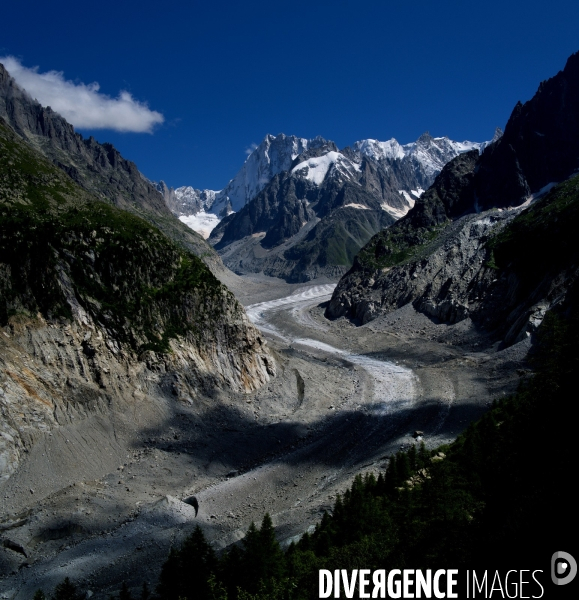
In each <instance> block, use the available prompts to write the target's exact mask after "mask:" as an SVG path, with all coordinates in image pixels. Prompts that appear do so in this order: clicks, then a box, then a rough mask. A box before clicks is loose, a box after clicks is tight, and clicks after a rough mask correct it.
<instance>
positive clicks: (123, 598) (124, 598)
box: [119, 581, 133, 600]
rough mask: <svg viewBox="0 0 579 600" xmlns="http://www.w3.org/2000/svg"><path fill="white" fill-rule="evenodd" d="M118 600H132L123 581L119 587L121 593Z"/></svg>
mask: <svg viewBox="0 0 579 600" xmlns="http://www.w3.org/2000/svg"><path fill="white" fill-rule="evenodd" d="M119 600H133V596H132V595H131V592H130V591H129V588H128V586H127V582H126V581H123V585H122V586H121V591H120V592H119Z"/></svg>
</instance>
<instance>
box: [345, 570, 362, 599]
mask: <svg viewBox="0 0 579 600" xmlns="http://www.w3.org/2000/svg"><path fill="white" fill-rule="evenodd" d="M357 577H358V569H354V570H353V571H352V579H350V581H348V571H347V570H346V569H342V584H343V585H344V594H346V598H353V597H354V592H355V591H356V578H357Z"/></svg>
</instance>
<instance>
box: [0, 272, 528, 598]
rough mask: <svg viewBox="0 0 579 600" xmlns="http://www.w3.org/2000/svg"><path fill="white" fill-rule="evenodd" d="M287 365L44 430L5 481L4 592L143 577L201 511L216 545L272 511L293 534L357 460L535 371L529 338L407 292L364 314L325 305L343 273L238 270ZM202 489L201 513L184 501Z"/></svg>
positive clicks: (456, 425) (443, 436) (104, 590)
mask: <svg viewBox="0 0 579 600" xmlns="http://www.w3.org/2000/svg"><path fill="white" fill-rule="evenodd" d="M227 284H228V285H229V286H230V287H231V289H233V290H234V291H235V293H236V294H237V296H238V298H239V299H240V301H241V302H242V303H243V304H244V305H245V306H246V307H249V308H248V313H249V315H250V317H251V318H252V320H253V321H254V322H255V323H256V324H257V325H258V326H259V327H260V328H261V329H262V331H263V332H264V334H265V336H266V337H267V339H268V343H269V345H270V348H272V349H273V351H274V355H275V358H276V361H277V372H278V375H277V377H276V378H275V379H273V380H271V381H270V383H269V384H268V385H266V386H265V387H263V388H262V389H260V390H259V391H257V392H254V393H251V394H245V395H244V394H240V393H239V394H237V393H236V394H232V393H230V394H228V393H221V394H218V395H216V396H215V397H212V398H208V397H207V398H203V397H198V398H195V399H194V403H193V404H192V405H190V404H188V403H182V402H178V401H177V400H175V401H166V402H165V403H164V404H163V405H160V404H159V402H158V401H153V400H152V399H150V398H147V397H146V396H143V397H138V398H137V397H136V398H135V403H134V405H133V411H132V413H131V412H130V411H129V412H128V411H124V412H122V413H120V412H113V413H110V414H105V413H103V412H102V411H101V412H99V413H95V414H93V415H91V416H88V417H87V418H86V419H84V420H81V421H77V422H75V423H72V424H70V425H68V426H65V427H59V428H56V429H54V430H52V432H47V433H46V434H45V435H44V436H43V438H42V439H41V440H40V441H39V442H38V443H36V445H35V446H34V447H33V448H32V450H31V451H30V452H29V453H28V454H27V456H26V458H25V459H24V461H22V463H21V464H20V466H19V468H18V470H17V471H16V472H15V473H14V475H13V476H12V477H10V478H9V479H7V480H5V481H3V482H2V483H0V499H1V503H0V505H1V509H0V538H1V539H2V540H3V545H2V546H1V547H0V597H1V598H18V599H24V598H30V597H32V595H33V593H34V591H35V590H36V589H38V588H43V589H44V590H45V591H46V592H51V591H52V589H53V588H54V586H55V585H56V584H57V583H59V582H60V581H61V580H62V579H63V578H64V577H67V576H68V577H70V578H71V579H72V580H73V581H75V582H76V583H78V584H79V585H80V586H81V587H82V589H84V590H90V591H91V592H92V595H93V597H94V598H101V597H102V598H105V597H108V595H109V594H110V593H114V592H117V591H118V590H119V588H120V586H121V583H122V582H123V581H126V582H127V584H128V585H129V587H133V586H140V584H141V583H142V582H143V581H148V583H149V585H151V586H154V585H155V583H156V579H157V576H158V573H159V570H160V567H161V564H162V562H163V561H164V560H165V558H166V556H167V554H168V552H169V549H170V547H171V545H175V544H178V543H179V542H180V540H182V539H183V538H184V536H186V535H187V534H188V533H189V532H191V531H192V529H193V528H194V527H195V525H200V526H201V528H202V529H203V531H204V533H205V535H206V536H207V538H208V539H209V540H210V541H211V543H212V544H213V545H214V547H215V548H216V549H221V548H224V547H226V546H227V545H229V544H231V543H234V542H236V541H238V540H240V539H242V537H243V536H244V534H245V532H246V530H247V528H248V526H249V524H250V523H251V521H255V522H260V521H261V519H262V517H263V515H264V513H265V512H269V513H270V514H271V516H272V519H273V522H274V525H275V526H276V531H277V534H278V538H279V540H280V541H281V542H282V543H283V544H289V543H290V541H291V540H292V539H296V538H297V537H299V535H300V534H302V533H303V532H304V531H306V530H308V528H312V527H313V526H314V525H315V523H316V522H317V521H318V520H319V519H320V517H321V515H322V513H323V511H324V510H329V509H331V506H332V504H333V501H334V499H335V497H336V494H338V493H341V492H343V491H344V490H345V489H346V488H347V487H348V486H349V485H350V483H351V481H352V479H353V477H354V475H355V474H357V473H360V472H368V471H373V472H378V471H379V470H380V469H383V468H384V467H385V466H386V464H387V458H388V456H389V455H391V454H392V453H393V452H396V451H397V450H398V449H399V448H400V447H404V446H408V445H410V444H413V443H416V440H415V437H414V436H413V433H414V432H415V431H416V430H420V431H422V432H424V436H423V439H424V442H425V443H426V444H427V445H428V446H434V445H438V444H441V443H444V442H448V441H450V440H452V439H454V438H455V437H456V435H457V434H458V433H460V432H461V431H462V430H463V429H464V428H465V427H466V426H467V424H468V423H469V422H470V421H472V420H473V419H476V418H478V417H479V416H480V415H481V414H482V413H483V412H484V410H485V409H486V407H487V406H488V405H489V404H490V402H491V401H492V400H493V399H494V398H497V397H500V396H502V395H504V394H507V393H509V392H511V391H513V390H514V389H515V388H516V386H517V385H518V383H519V381H520V378H521V376H524V375H525V374H526V373H527V369H526V366H525V363H524V358H525V355H526V352H527V349H528V342H526V341H525V342H521V343H520V344H517V345H516V346H512V347H510V348H508V349H506V350H503V351H498V350H497V347H498V345H497V344H494V345H493V344H491V343H490V341H489V340H488V338H487V337H486V336H485V335H484V334H482V333H480V332H477V331H476V330H475V328H474V326H473V325H472V323H471V322H470V321H468V320H467V321H462V322H460V323H458V324H456V325H453V326H447V325H444V324H435V323H434V322H433V321H432V320H430V319H428V318H427V317H425V316H424V315H422V314H419V313H417V312H415V311H414V309H413V308H412V307H411V306H410V305H408V306H406V307H403V308H401V309H399V310H397V311H395V312H393V313H390V314H389V315H387V316H385V317H381V318H380V319H377V320H375V321H372V322H370V323H369V324H367V325H365V326H362V327H357V326H355V325H353V324H352V323H350V322H348V321H347V320H344V319H340V320H337V321H328V320H327V319H325V318H324V316H323V312H324V303H325V302H327V301H328V300H329V297H330V295H331V291H332V289H333V287H334V284H333V283H332V282H331V281H328V280H318V281H315V282H310V283H308V284H295V285H288V284H286V283H284V282H282V281H280V280H277V279H271V278H264V277H258V276H256V277H253V278H249V277H247V278H243V279H242V278H239V277H237V276H233V275H231V276H229V280H228V281H227ZM193 495H194V496H195V497H196V498H197V499H198V502H199V513H198V515H197V516H195V510H194V509H193V507H192V506H190V505H189V504H187V503H186V502H184V500H187V499H188V498H189V497H191V496H193Z"/></svg>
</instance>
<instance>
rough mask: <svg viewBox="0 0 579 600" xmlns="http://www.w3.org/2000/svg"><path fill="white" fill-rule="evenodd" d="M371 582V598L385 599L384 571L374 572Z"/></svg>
mask: <svg viewBox="0 0 579 600" xmlns="http://www.w3.org/2000/svg"><path fill="white" fill-rule="evenodd" d="M372 581H373V583H374V591H373V592H372V598H386V571H385V570H384V569H379V570H378V571H374V575H372ZM378 594H380V595H378Z"/></svg>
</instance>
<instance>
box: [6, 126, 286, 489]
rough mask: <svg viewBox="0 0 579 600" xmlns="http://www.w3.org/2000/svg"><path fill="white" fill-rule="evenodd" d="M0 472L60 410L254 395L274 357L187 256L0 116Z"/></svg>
mask: <svg viewBox="0 0 579 600" xmlns="http://www.w3.org/2000/svg"><path fill="white" fill-rule="evenodd" d="M0 150H1V151H0V173H1V174H2V178H1V179H0V469H1V476H2V477H6V476H9V475H10V473H12V472H13V471H14V469H15V468H16V466H17V465H18V461H19V459H20V458H21V456H22V454H23V453H25V452H26V451H28V450H29V449H30V448H31V446H32V445H33V444H34V442H35V440H36V439H37V438H38V436H40V435H42V434H43V432H48V431H50V430H51V428H54V427H57V426H58V425H61V424H63V423H65V422H68V421H70V420H71V419H77V420H78V419H85V418H89V417H90V416H91V415H92V416H94V415H95V414H98V413H102V414H105V415H109V416H110V415H111V414H112V413H113V412H114V411H124V410H126V409H127V407H128V406H129V405H130V406H132V407H133V409H135V410H138V406H139V403H140V402H143V403H145V404H146V403H149V404H150V403H155V402H156V403H157V406H158V407H160V406H161V405H162V403H163V402H167V401H180V402H187V403H193V402H196V401H198V399H199V398H200V397H203V396H205V397H207V396H211V395H213V394H216V393H218V391H219V390H233V391H241V392H243V391H251V390H254V389H256V388H258V387H260V386H261V385H263V384H264V383H265V382H266V381H268V379H269V378H270V377H271V376H272V375H274V374H275V363H274V361H273V359H272V357H271V355H270V353H269V351H268V349H267V346H266V344H265V341H264V340H263V338H262V337H261V335H260V333H259V331H258V330H257V329H256V328H255V327H253V325H251V324H250V323H249V321H248V319H247V316H246V315H245V311H244V310H243V308H242V307H241V305H240V304H239V303H238V302H237V301H236V299H235V297H234V296H233V294H231V292H229V291H228V290H227V288H225V287H224V286H223V285H222V284H220V283H219V281H218V280H217V279H216V278H215V277H214V275H213V274H212V273H211V272H210V271H209V269H208V268H207V267H206V266H205V265H204V264H203V263H202V262H201V260H200V259H198V258H197V257H196V256H195V255H194V254H192V253H190V252H188V251H187V250H185V249H184V248H183V247H181V246H179V245H177V244H175V243H174V242H172V241H171V240H169V239H168V238H167V237H166V236H165V235H163V234H162V233H161V232H160V231H159V230H158V229H156V228H155V227H154V226H152V225H150V224H149V223H147V222H146V221H144V220H143V219H141V218H139V217H136V216H135V215H133V214H131V213H128V212H126V211H123V210H120V209H118V208H115V207H114V206H111V205H110V204H107V203H104V202H101V201H99V200H97V199H96V198H95V197H94V196H92V195H91V194H90V193H88V192H87V191H85V190H84V189H82V188H80V187H79V186H78V185H76V184H75V183H74V182H73V181H72V180H71V179H70V177H68V175H66V174H65V173H64V172H62V171H61V170H59V169H58V168H56V167H55V166H54V165H53V164H52V163H51V162H50V161H48V160H47V159H46V158H45V157H44V156H43V155H41V154H40V153H38V152H37V151H35V150H34V148H32V147H31V146H29V145H27V144H26V143H25V142H24V141H23V140H22V139H21V138H19V137H18V136H17V135H16V134H15V133H14V132H13V131H12V130H11V129H10V128H8V127H7V126H6V125H5V124H4V123H2V122H0Z"/></svg>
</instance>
